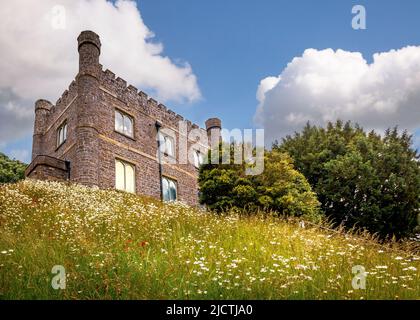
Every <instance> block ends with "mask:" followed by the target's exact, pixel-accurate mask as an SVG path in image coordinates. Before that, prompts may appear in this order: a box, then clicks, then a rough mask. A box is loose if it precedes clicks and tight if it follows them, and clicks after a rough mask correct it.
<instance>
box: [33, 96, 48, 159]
mask: <svg viewBox="0 0 420 320" xmlns="http://www.w3.org/2000/svg"><path fill="white" fill-rule="evenodd" d="M51 108H52V104H51V102H49V101H47V100H43V99H40V100H38V101H36V102H35V122H34V135H33V141H32V160H33V159H34V158H35V157H36V156H37V155H42V154H43V153H44V152H45V150H44V146H43V138H44V134H45V131H46V130H47V121H48V116H49V114H50V110H51Z"/></svg>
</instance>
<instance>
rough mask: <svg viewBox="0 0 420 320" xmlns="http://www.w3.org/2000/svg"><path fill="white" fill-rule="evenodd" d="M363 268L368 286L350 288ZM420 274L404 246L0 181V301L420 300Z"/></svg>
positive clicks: (117, 195) (110, 194) (79, 189)
mask: <svg viewBox="0 0 420 320" xmlns="http://www.w3.org/2000/svg"><path fill="white" fill-rule="evenodd" d="M55 265H61V266H63V267H64V268H65V271H66V288H65V289H63V290H60V289H59V290H54V289H53V288H52V286H51V281H52V278H53V276H54V274H52V273H51V270H52V268H53V266H55ZM356 265H361V266H363V267H365V268H366V271H367V272H368V275H367V278H366V289H359V290H357V289H354V288H352V279H353V277H354V276H355V275H354V274H352V267H353V266H356ZM418 270H419V257H418V256H416V255H414V254H413V253H410V252H409V251H408V250H406V251H396V250H395V248H385V247H381V246H379V245H377V244H375V243H373V242H372V241H371V240H369V239H366V238H364V237H361V236H358V237H357V236H351V235H349V234H335V233H329V232H328V231H325V232H324V231H322V230H321V229H318V228H299V227H298V225H297V224H296V223H291V222H287V221H282V220H279V219H274V218H262V217H252V218H239V217H238V216H236V215H234V214H231V215H229V216H216V215H213V214H210V213H206V212H204V211H200V210H197V209H192V208H189V207H187V206H185V205H183V204H179V203H172V204H161V203H160V202H157V201H154V200H151V199H146V198H143V197H139V196H135V195H131V194H127V193H122V192H118V191H113V190H107V191H105V190H98V189H95V188H88V187H84V186H78V185H67V184H62V183H52V182H40V181H31V180H26V181H23V182H19V183H16V184H9V185H2V186H0V299H12V298H18V299H21V298H28V299H45V298H49V299H165V298H166V299H167V298H173V299H232V298H235V299H416V298H419V297H420V288H419V284H420V276H419V271H418Z"/></svg>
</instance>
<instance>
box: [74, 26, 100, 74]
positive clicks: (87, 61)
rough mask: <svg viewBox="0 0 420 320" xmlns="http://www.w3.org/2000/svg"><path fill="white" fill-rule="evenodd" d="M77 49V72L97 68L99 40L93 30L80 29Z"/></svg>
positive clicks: (95, 69)
mask: <svg viewBox="0 0 420 320" xmlns="http://www.w3.org/2000/svg"><path fill="white" fill-rule="evenodd" d="M77 42H78V51H79V72H88V73H89V71H93V72H94V74H95V73H96V72H95V71H97V70H98V69H99V55H100V54H101V40H100V39H99V36H98V35H97V34H96V33H95V32H93V31H82V32H81V33H80V35H79V37H78V38H77Z"/></svg>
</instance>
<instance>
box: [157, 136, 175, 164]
mask: <svg viewBox="0 0 420 320" xmlns="http://www.w3.org/2000/svg"><path fill="white" fill-rule="evenodd" d="M159 135H160V137H159V140H160V147H161V148H162V145H161V144H162V143H163V145H164V146H165V148H164V151H163V154H164V155H165V156H168V157H172V158H175V157H176V154H175V149H176V148H175V139H174V137H172V136H171V135H169V134H166V133H163V132H159ZM166 139H169V140H170V141H171V142H172V148H171V149H170V150H171V153H168V152H167V151H168V150H167V144H166Z"/></svg>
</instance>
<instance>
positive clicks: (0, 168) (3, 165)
mask: <svg viewBox="0 0 420 320" xmlns="http://www.w3.org/2000/svg"><path fill="white" fill-rule="evenodd" d="M26 167H27V165H26V164H24V163H22V162H20V161H18V160H11V159H9V157H7V156H6V155H5V154H3V153H1V152H0V183H7V182H16V181H19V180H21V179H24V178H25V169H26Z"/></svg>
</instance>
